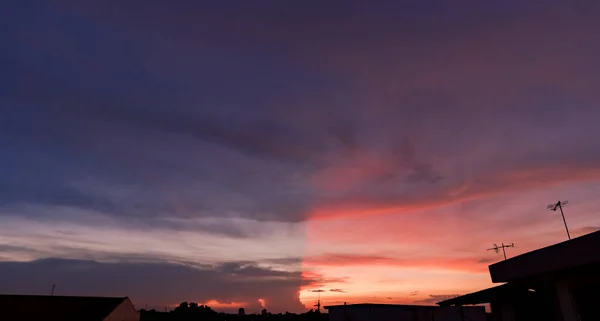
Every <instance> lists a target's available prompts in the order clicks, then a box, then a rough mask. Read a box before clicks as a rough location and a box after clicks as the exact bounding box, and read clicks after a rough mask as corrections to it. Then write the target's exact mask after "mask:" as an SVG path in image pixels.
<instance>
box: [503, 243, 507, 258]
mask: <svg viewBox="0 0 600 321" xmlns="http://www.w3.org/2000/svg"><path fill="white" fill-rule="evenodd" d="M502 254H504V259H505V260H506V246H504V243H502Z"/></svg>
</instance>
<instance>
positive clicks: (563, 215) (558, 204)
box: [546, 201, 571, 240]
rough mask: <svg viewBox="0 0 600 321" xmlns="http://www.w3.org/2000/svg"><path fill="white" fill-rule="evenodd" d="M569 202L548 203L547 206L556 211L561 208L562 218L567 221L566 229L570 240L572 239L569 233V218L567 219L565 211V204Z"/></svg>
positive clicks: (564, 221)
mask: <svg viewBox="0 0 600 321" xmlns="http://www.w3.org/2000/svg"><path fill="white" fill-rule="evenodd" d="M567 203H569V201H562V202H561V201H558V202H556V203H553V204H550V205H548V206H547V207H546V208H547V209H549V210H551V211H555V212H556V210H557V209H559V210H560V215H562V219H563V223H565V230H567V237H568V238H569V240H570V239H571V233H569V227H567V220H565V213H564V212H563V206H565V205H567Z"/></svg>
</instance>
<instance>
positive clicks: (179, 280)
mask: <svg viewBox="0 0 600 321" xmlns="http://www.w3.org/2000/svg"><path fill="white" fill-rule="evenodd" d="M307 282H309V281H307V280H303V279H302V277H301V275H300V273H299V272H281V271H273V270H267V269H261V268H257V267H244V268H240V267H239V266H235V264H233V265H232V264H225V265H222V266H217V267H214V268H208V267H204V268H192V267H187V266H184V265H176V264H167V263H99V262H95V261H84V260H63V259H44V260H37V261H32V262H0V287H1V288H2V291H3V292H7V293H15V294H45V293H47V291H48V289H49V287H50V286H51V285H52V284H56V293H57V294H60V295H91V296H129V297H130V298H131V299H132V301H133V302H134V304H136V305H137V306H138V307H143V306H144V305H145V304H148V305H149V306H152V307H163V306H165V305H174V304H178V303H179V302H182V301H188V302H189V301H195V302H206V301H209V300H218V301H221V302H232V301H233V302H245V303H247V304H248V307H249V308H250V309H249V310H250V311H259V310H260V305H259V304H258V302H257V299H259V298H262V299H264V300H265V302H266V304H267V307H268V308H269V310H272V311H286V310H289V311H299V310H303V307H302V306H301V304H300V301H299V300H298V290H299V287H300V286H301V285H303V284H306V283H307Z"/></svg>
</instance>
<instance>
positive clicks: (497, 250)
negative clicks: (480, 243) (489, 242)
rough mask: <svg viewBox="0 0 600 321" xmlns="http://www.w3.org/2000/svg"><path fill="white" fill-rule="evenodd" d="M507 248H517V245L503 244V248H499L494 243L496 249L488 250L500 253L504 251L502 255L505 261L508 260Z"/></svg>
mask: <svg viewBox="0 0 600 321" xmlns="http://www.w3.org/2000/svg"><path fill="white" fill-rule="evenodd" d="M507 247H515V243H510V244H504V243H502V246H498V245H497V244H496V243H494V247H492V248H491V249H487V250H488V251H494V252H496V253H499V252H500V249H502V254H504V259H505V260H506V248H507Z"/></svg>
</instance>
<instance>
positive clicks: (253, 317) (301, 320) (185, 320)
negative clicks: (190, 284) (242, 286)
mask: <svg viewBox="0 0 600 321" xmlns="http://www.w3.org/2000/svg"><path fill="white" fill-rule="evenodd" d="M260 320H272V321H276V320H294V321H305V320H306V321H327V320H328V315H327V314H326V313H320V312H318V311H313V310H310V311H308V312H306V313H302V314H295V313H288V312H286V313H278V314H273V313H270V312H268V311H267V310H262V312H261V313H260V314H246V312H245V311H244V309H243V308H240V309H239V310H238V313H237V314H230V313H221V312H216V311H214V310H213V309H211V308H210V307H208V306H206V305H198V304H196V303H194V302H191V303H189V304H188V303H187V302H182V303H181V304H180V305H179V306H178V307H177V308H175V309H174V310H172V311H170V312H159V311H156V310H143V309H142V310H140V321H260Z"/></svg>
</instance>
